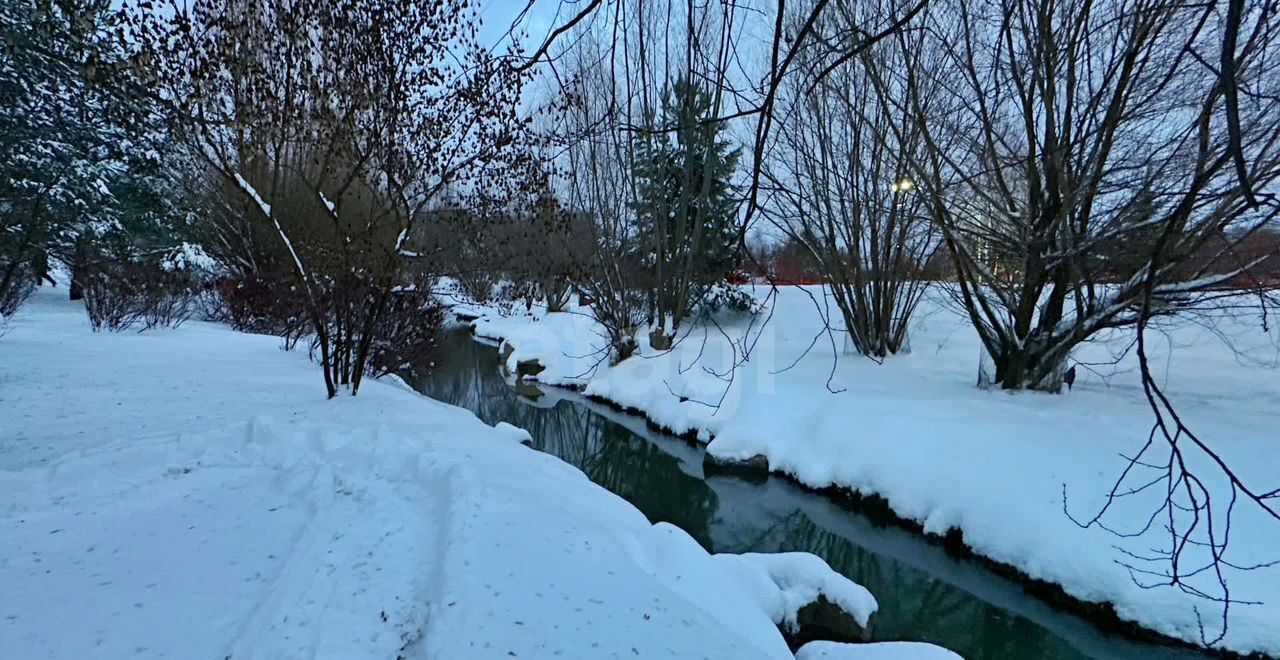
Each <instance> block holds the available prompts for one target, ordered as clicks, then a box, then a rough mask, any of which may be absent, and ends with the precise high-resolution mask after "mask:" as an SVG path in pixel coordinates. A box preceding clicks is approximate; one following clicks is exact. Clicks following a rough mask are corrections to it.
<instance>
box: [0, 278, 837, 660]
mask: <svg viewBox="0 0 1280 660" xmlns="http://www.w3.org/2000/svg"><path fill="white" fill-rule="evenodd" d="M63 295H65V293H64V290H62V289H55V290H52V291H51V290H47V289H45V290H40V291H39V292H37V294H36V295H35V296H34V297H33V299H32V301H31V302H30V303H29V304H28V305H27V307H25V308H24V309H23V311H22V312H21V313H20V314H19V315H18V316H17V317H16V318H15V319H14V322H13V326H12V328H11V331H10V333H9V334H8V335H6V336H5V337H4V338H3V339H0V410H3V411H4V414H3V415H2V416H0V438H4V440H3V441H2V442H0V529H4V530H5V531H4V533H3V534H0V584H2V585H4V586H3V593H4V598H3V599H0V648H3V649H4V655H5V656H6V657H14V658H87V657H95V658H96V657H103V658H123V657H129V658H159V657H210V658H213V657H216V658H222V657H234V658H237V659H244V658H263V659H266V658H292V657H315V658H341V659H355V660H358V659H360V658H395V657H404V658H409V659H411V658H469V659H484V658H501V659H507V658H512V657H516V658H529V657H565V658H591V659H595V658H615V657H616V658H632V657H637V656H638V657H681V658H686V657H712V658H735V659H737V658H751V659H756V658H758V659H779V660H789V659H790V658H791V657H792V656H791V653H790V652H789V650H788V648H787V646H786V643H785V642H784V640H783V639H782V636H781V635H780V633H779V632H778V630H777V628H776V627H775V625H774V623H773V615H774V612H773V611H769V612H766V611H765V610H763V609H761V607H760V601H759V598H758V595H759V594H758V593H756V592H752V591H747V590H746V589H744V587H743V586H742V585H741V584H740V580H741V576H742V571H741V570H726V567H727V566H728V565H729V564H730V563H732V562H733V561H734V560H733V559H731V558H727V557H717V558H713V557H712V556H710V555H708V554H707V553H706V552H705V551H703V550H702V548H700V547H699V546H698V545H697V544H696V543H695V542H694V541H693V540H692V539H691V538H689V537H688V535H686V534H684V533H683V532H681V531H680V530H678V529H676V528H674V527H671V526H669V525H657V526H655V525H651V524H649V522H648V521H647V520H646V519H645V518H644V516H643V515H642V514H641V513H640V512H639V511H637V510H636V509H635V508H634V507H632V506H631V505H630V504H628V503H627V502H625V501H624V500H622V499H621V498H619V497H616V496H614V495H612V494H611V493H609V492H608V491H606V490H604V489H602V488H600V487H598V486H596V485H595V484H593V483H591V482H590V481H589V480H588V479H587V478H586V477H585V476H584V475H583V474H582V473H581V472H580V471H578V470H577V469H575V468H573V467H571V466H569V465H567V464H565V463H563V462H561V461H559V460H557V459H555V458H554V457H551V456H548V455H544V454H541V453H538V452H533V451H530V450H528V449H526V448H524V447H520V446H517V444H516V443H515V442H512V441H511V440H513V439H516V437H517V436H518V435H519V433H518V430H517V429H515V428H514V427H505V428H502V429H494V428H491V427H489V426H486V425H485V424H483V423H482V422H480V421H479V420H478V419H476V417H475V416H474V415H472V414H471V413H469V412H467V411H464V410H462V409H459V408H455V407H452V406H448V405H445V404H441V403H438V402H435V401H432V400H430V399H425V398H423V397H421V396H418V395H417V394H415V393H412V392H408V391H405V390H404V389H403V388H402V387H397V386H395V385H394V384H392V383H383V382H371V383H368V384H366V386H365V387H364V388H362V391H361V394H360V396H359V397H356V398H350V397H340V398H338V399H335V400H332V401H326V400H325V398H324V394H323V389H322V386H321V382H320V377H319V373H318V371H317V370H316V368H315V366H314V365H312V364H310V363H309V362H308V361H307V360H306V359H305V357H304V356H302V355H298V354H296V353H287V352H284V351H281V350H280V349H279V340H278V339H276V338H273V337H264V336H255V335H247V334H240V333H236V332H233V331H231V330H229V329H226V328H223V327H220V326H216V325H211V324H205V323H189V324H187V325H185V326H183V327H182V328H180V329H175V330H159V331H154V332H147V333H142V334H136V333H123V334H110V333H102V334H94V333H92V332H90V331H89V328H88V324H87V322H86V321H85V318H84V316H83V310H82V309H81V308H80V307H79V306H78V305H76V304H71V303H67V302H65V301H64V300H63V299H62V296H63ZM738 561H739V562H747V563H753V564H755V565H757V566H765V564H764V563H762V562H764V561H765V560H762V559H741V560H738ZM784 563H785V564H788V565H789V564H794V563H796V561H795V560H794V559H792V560H787V561H786V562H784ZM760 570H766V569H765V568H761V569H760ZM768 570H769V571H770V574H771V575H774V576H775V577H777V576H778V575H780V576H782V577H784V578H788V577H789V578H794V579H796V580H797V582H796V583H795V584H790V583H786V582H785V581H783V580H779V582H778V584H780V585H784V586H786V585H789V586H786V593H787V594H792V593H794V592H796V591H797V590H799V589H802V587H800V586H797V585H799V584H800V583H804V581H805V580H809V579H811V578H812V576H811V575H809V574H808V573H804V574H803V575H799V574H797V575H792V574H791V573H790V572H789V570H790V569H787V568H786V567H785V566H783V567H773V566H770V567H768ZM778 571H781V572H780V573H779V572H778ZM801 572H802V573H803V571H801ZM775 574H776V575H775ZM806 584H807V583H806ZM809 588H810V587H803V589H809ZM821 588H822V589H824V590H832V593H845V594H846V595H848V594H852V593H853V591H854V590H853V589H852V587H849V586H848V585H844V586H841V585H833V584H827V583H825V582H824V583H823V584H822V587H821ZM841 590H843V591H841ZM794 597H796V596H790V595H789V596H788V598H794ZM771 607H772V606H771Z"/></svg>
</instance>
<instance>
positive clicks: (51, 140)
mask: <svg viewBox="0 0 1280 660" xmlns="http://www.w3.org/2000/svg"><path fill="white" fill-rule="evenodd" d="M122 20H123V19H122V16H121V15H120V14H119V13H118V12H116V11H114V10H112V9H111V7H110V2H108V1H106V0H63V1H61V2H57V3H51V2H43V1H40V0H11V1H10V2H6V3H4V4H3V7H0V37H2V39H0V41H2V42H3V49H2V50H0V98H4V99H5V103H3V104H0V300H9V301H10V302H11V303H12V304H9V305H5V306H4V307H5V309H4V310H0V311H7V312H8V313H12V311H13V310H14V309H16V306H17V302H20V300H19V298H20V297H22V296H21V292H23V291H29V290H30V287H31V286H32V284H34V282H35V281H36V280H38V279H39V278H41V277H43V276H44V275H45V274H46V271H47V269H48V265H49V262H50V260H51V258H57V259H61V260H63V261H68V262H70V261H74V256H75V254H77V253H82V252H83V251H84V242H85V241H86V240H94V239H97V238H100V237H103V236H106V235H109V234H112V233H117V234H118V233H121V232H132V231H136V229H137V228H136V227H130V226H129V224H130V223H129V221H130V220H132V219H136V218H138V217H148V218H151V217H153V216H154V214H155V212H157V211H158V209H159V208H160V206H161V205H159V204H157V202H158V200H157V199H156V196H157V195H158V194H159V188H158V187H157V188H156V189H155V190H153V191H152V192H151V193H149V194H147V195H141V196H140V195H139V191H140V189H141V188H144V187H147V186H152V185H155V184H156V182H157V181H158V179H155V178H145V177H143V178H139V177H134V176H132V175H131V170H132V168H133V167H135V166H137V165H138V164H145V163H151V166H152V167H154V166H155V164H156V161H157V159H158V155H157V154H156V150H155V148H154V146H153V143H154V141H155V139H156V137H155V136H154V133H153V131H151V130H150V129H149V128H148V126H149V123H148V121H146V120H147V116H148V113H147V111H146V104H145V103H144V102H143V101H144V100H145V96H144V95H143V94H142V93H141V92H142V85H141V83H140V78H139V77H138V76H137V75H136V73H137V69H136V67H135V63H134V62H132V61H131V60H130V58H129V57H128V54H127V53H126V52H125V50H124V48H123V47H122V44H123V41H122V40H121V39H120V38H119V36H120V30H121V29H122V27H123V26H122ZM146 200H150V203H152V204H153V208H150V209H147V210H145V211H144V210H142V209H141V208H140V207H139V204H141V203H143V202H144V201H146Z"/></svg>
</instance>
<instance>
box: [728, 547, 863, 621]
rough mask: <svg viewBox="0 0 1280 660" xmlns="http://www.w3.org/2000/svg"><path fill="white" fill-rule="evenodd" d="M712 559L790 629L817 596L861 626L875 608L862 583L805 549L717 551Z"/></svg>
mask: <svg viewBox="0 0 1280 660" xmlns="http://www.w3.org/2000/svg"><path fill="white" fill-rule="evenodd" d="M715 558H716V559H717V560H718V561H719V562H720V563H721V564H722V565H724V566H725V568H726V569H727V570H729V571H731V572H732V573H734V574H735V575H737V576H739V577H738V580H739V582H740V583H741V584H743V585H744V586H745V587H746V588H747V590H748V591H750V592H751V594H752V596H753V597H754V598H755V602H756V607H758V608H759V609H761V610H763V611H765V612H767V613H768V614H769V617H770V618H772V619H773V621H774V623H777V624H778V625H780V626H784V627H786V628H788V629H790V630H795V629H796V627H797V621H796V617H797V615H798V614H799V612H800V608H802V607H804V606H805V605H808V604H810V603H814V602H817V600H818V597H819V596H823V597H825V598H826V599H827V600H828V601H830V602H831V603H833V604H835V605H837V606H839V607H840V609H842V610H844V611H845V612H846V613H848V614H849V615H850V616H852V617H853V619H854V620H855V621H857V622H858V625H859V626H862V627H863V628H864V629H865V628H867V625H868V624H869V623H870V622H871V615H873V614H875V612H876V609H877V607H878V606H877V604H876V599H875V597H874V596H872V595H871V592H869V591H867V590H866V589H865V588H864V587H863V586H862V585H860V584H857V583H855V582H853V581H852V580H850V579H849V578H846V577H845V576H843V575H840V574H839V573H837V572H835V571H833V570H831V567H830V566H827V562H825V561H822V559H821V558H820V557H818V556H816V555H813V554H810V553H807V552H785V553H778V554H759V553H744V554H740V555H729V554H720V555H715Z"/></svg>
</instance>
